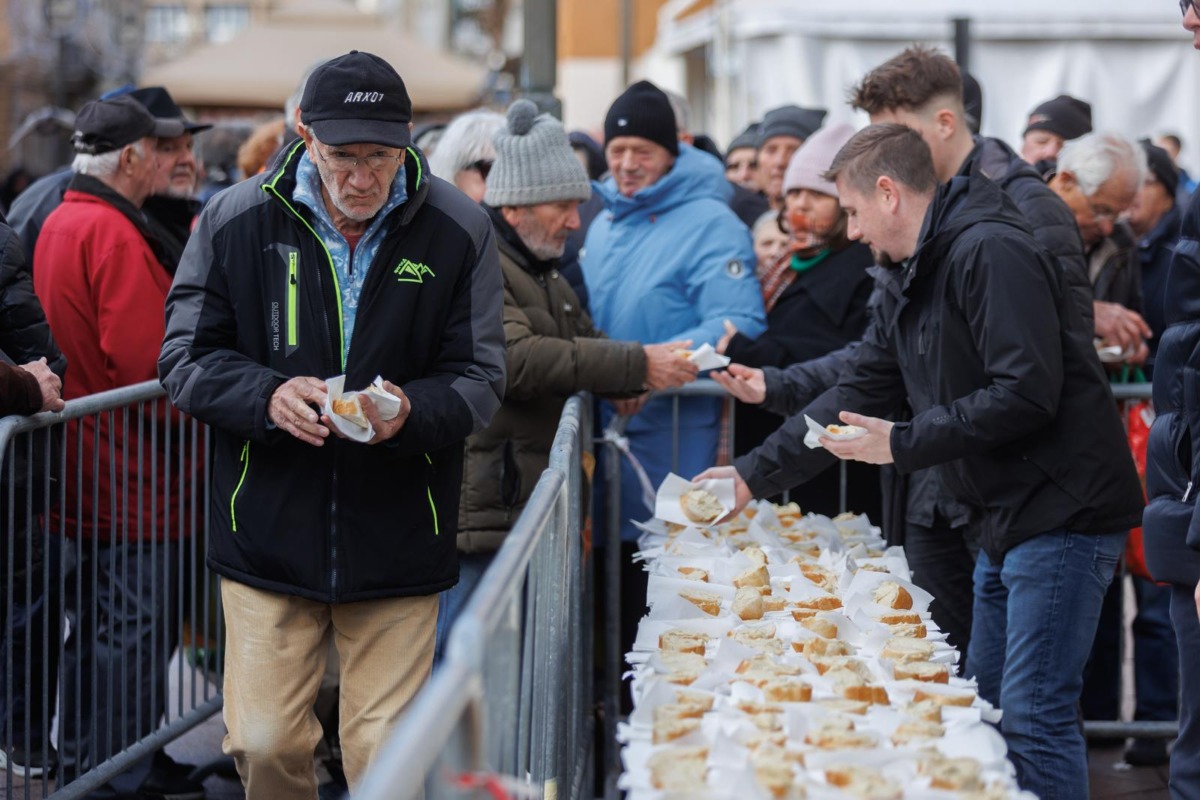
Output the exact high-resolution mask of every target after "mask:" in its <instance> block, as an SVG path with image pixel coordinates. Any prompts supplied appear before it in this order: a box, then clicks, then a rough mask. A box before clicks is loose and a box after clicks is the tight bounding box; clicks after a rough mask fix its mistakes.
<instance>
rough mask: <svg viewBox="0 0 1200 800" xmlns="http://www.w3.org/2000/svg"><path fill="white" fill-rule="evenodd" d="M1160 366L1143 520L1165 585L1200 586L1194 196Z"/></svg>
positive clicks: (1172, 276) (1199, 294) (1173, 272)
mask: <svg viewBox="0 0 1200 800" xmlns="http://www.w3.org/2000/svg"><path fill="white" fill-rule="evenodd" d="M1167 280H1168V285H1169V286H1170V291H1168V292H1167V293H1166V303H1165V306H1164V309H1163V311H1164V321H1165V323H1166V330H1164V331H1163V332H1162V333H1161V335H1160V336H1159V342H1158V359H1157V361H1156V362H1155V366H1154V410H1155V412H1156V413H1157V415H1158V416H1157V417H1156V418H1155V420H1154V426H1153V427H1152V428H1151V429H1150V443H1149V444H1148V445H1147V447H1146V495H1147V497H1148V498H1149V500H1150V504H1149V505H1148V506H1147V507H1146V513H1145V516H1144V517H1143V520H1142V534H1143V538H1144V542H1145V547H1146V566H1148V567H1149V568H1150V574H1151V575H1153V576H1154V577H1155V578H1156V579H1157V580H1160V581H1168V582H1170V583H1175V584H1179V585H1182V586H1187V587H1195V585H1196V584H1197V583H1198V582H1200V553H1198V552H1197V550H1198V549H1200V510H1198V509H1197V504H1196V498H1197V496H1198V495H1200V491H1197V489H1200V203H1198V202H1196V196H1195V195H1193V196H1192V200H1191V202H1190V203H1189V204H1188V208H1187V211H1186V212H1185V213H1184V216H1183V226H1182V229H1181V235H1180V237H1179V242H1178V243H1177V244H1176V245H1175V257H1174V258H1172V259H1171V268H1170V272H1169V273H1168V276H1167Z"/></svg>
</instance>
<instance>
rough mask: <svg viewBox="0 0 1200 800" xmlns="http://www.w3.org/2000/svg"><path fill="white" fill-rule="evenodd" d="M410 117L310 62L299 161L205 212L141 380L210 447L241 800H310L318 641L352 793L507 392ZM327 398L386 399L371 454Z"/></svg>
mask: <svg viewBox="0 0 1200 800" xmlns="http://www.w3.org/2000/svg"><path fill="white" fill-rule="evenodd" d="M411 119H412V103H411V102H410V100H409V98H408V93H407V91H406V89H405V86H404V82H403V81H402V80H401V78H400V76H399V75H398V74H396V71H395V70H394V69H393V68H392V67H391V65H389V64H388V63H387V62H386V61H384V60H383V59H381V58H379V57H378V56H374V55H371V54H369V53H360V52H357V51H355V52H351V53H349V54H347V55H344V56H341V57H339V58H335V59H333V60H331V61H328V62H326V63H324V64H322V65H321V66H320V67H318V68H317V69H316V70H315V71H314V72H313V73H312V75H311V76H310V77H309V79H308V82H307V84H306V86H305V90H304V95H303V99H302V100H301V103H300V122H301V125H300V126H299V127H300V134H301V141H300V142H297V143H296V144H295V145H293V146H291V147H290V148H289V149H288V150H287V151H286V152H284V153H283V154H281V155H280V157H279V158H278V160H277V161H276V163H275V164H274V166H273V167H272V168H271V169H269V170H268V171H267V172H265V173H264V174H263V175H261V176H259V177H258V178H254V179H252V180H249V181H246V182H244V183H241V184H238V185H237V186H234V187H232V188H230V189H228V190H227V191H224V192H222V193H221V194H219V195H218V196H217V197H215V198H214V199H213V200H212V202H211V203H210V204H209V205H208V207H207V208H206V209H205V211H204V213H203V214H202V215H201V217H200V221H199V224H198V226H197V228H196V231H195V233H194V234H193V236H192V239H191V241H190V242H189V244H188V247H187V250H186V251H185V252H184V256H183V261H182V263H181V264H180V267H179V272H178V274H177V276H176V279H175V283H174V286H173V287H172V289H171V294H170V296H169V298H168V301H167V330H166V338H165V341H164V343H163V348H162V355H161V357H160V360H159V375H160V378H161V379H162V381H163V384H164V385H165V386H166V388H167V390H168V391H169V392H170V395H171V398H172V400H173V401H174V402H175V404H176V405H177V406H178V407H179V408H181V409H183V410H185V411H187V412H188V413H191V414H193V415H194V416H195V417H197V418H198V419H201V420H202V421H204V422H206V423H208V424H209V425H210V426H212V429H213V439H214V453H213V485H212V498H213V505H212V509H211V513H210V521H211V533H210V540H209V551H208V563H209V565H210V566H211V567H212V568H213V570H214V571H215V572H217V573H219V574H220V575H221V576H222V581H221V597H222V601H223V603H224V609H225V620H226V625H227V630H228V636H227V649H226V657H225V685H224V694H225V723H226V725H227V726H228V728H229V734H228V735H227V736H226V738H225V743H224V750H225V752H226V753H227V754H230V755H232V756H233V757H234V759H235V761H236V762H237V767H238V772H239V774H240V775H241V778H242V783H243V785H244V786H245V790H246V797H247V798H250V799H251V800H255V799H256V798H270V799H271V800H274V798H281V797H287V798H311V799H312V800H316V797H317V778H316V774H315V771H314V768H313V750H314V748H315V746H316V744H317V740H318V739H319V738H320V735H321V728H320V725H319V724H318V722H317V719H316V717H315V715H314V714H313V700H314V699H315V698H316V695H317V689H318V686H319V684H320V680H321V676H322V674H323V673H324V671H325V658H326V653H327V645H326V638H327V637H329V636H331V637H332V639H333V642H334V645H335V648H336V650H337V653H338V657H339V661H340V668H341V706H340V713H341V724H340V729H341V741H342V755H343V763H344V766H345V771H346V776H347V779H348V781H349V784H350V788H351V790H353V789H354V788H355V786H356V785H357V783H358V781H359V780H360V779H361V777H362V775H363V773H364V771H365V770H366V767H367V764H368V762H369V761H370V760H371V758H372V757H373V756H374V754H375V753H376V751H377V750H378V748H379V747H380V746H381V744H382V742H383V740H384V738H385V736H386V735H387V733H388V731H389V729H390V728H391V726H392V725H393V723H394V722H395V721H396V719H397V718H398V717H399V714H400V712H401V711H402V710H403V709H404V707H405V705H406V704H407V703H408V701H409V699H410V698H412V696H413V695H414V694H415V693H416V691H417V689H418V688H420V686H421V684H422V683H423V682H424V680H425V678H426V677H427V676H428V675H429V672H430V669H431V665H432V661H433V644H434V632H435V626H436V619H437V607H438V598H437V594H438V592H440V591H442V590H444V589H448V588H450V587H451V586H453V585H454V583H455V582H456V581H457V579H458V563H457V558H456V550H455V533H456V531H455V527H456V522H457V518H458V501H459V491H460V485H461V478H462V469H463V441H464V440H465V439H466V438H467V437H468V436H469V435H470V434H472V433H474V432H476V431H479V430H481V429H482V428H483V427H485V426H486V425H487V424H488V422H489V421H490V420H491V418H492V415H493V414H495V412H496V410H497V409H498V408H499V406H500V401H501V398H502V396H503V394H504V377H505V364H504V334H503V330H502V324H501V307H502V300H501V298H502V287H501V276H500V269H499V264H498V262H497V257H496V244H495V238H494V235H493V232H492V226H491V225H490V224H489V223H488V220H487V216H486V215H485V214H484V213H483V211H482V210H481V209H480V208H479V207H478V206H477V205H476V204H475V203H472V202H471V201H470V200H469V199H468V198H467V197H466V196H465V195H463V194H462V193H461V192H459V191H458V190H457V189H455V188H454V187H453V186H452V185H450V184H448V183H446V182H444V181H442V180H440V179H438V178H435V177H432V176H431V175H430V173H429V166H428V163H427V162H426V160H425V157H424V155H422V153H421V152H420V151H419V150H418V149H416V147H414V146H413V145H412V143H411V138H410V137H411V133H410V131H411V127H412V126H411V124H410V120H411ZM335 376H336V377H343V376H344V387H345V388H346V389H349V390H356V391H357V390H365V389H367V387H368V385H369V384H371V383H372V381H373V380H374V379H375V377H376V376H381V377H382V378H383V381H382V385H381V387H380V388H381V389H382V390H383V392H385V393H387V394H390V395H391V396H393V397H394V398H397V399H398V400H399V401H400V402H399V408H398V410H397V413H396V415H395V416H394V417H392V418H391V419H385V417H386V416H388V415H383V414H380V413H379V409H377V407H376V403H375V402H374V401H373V400H372V399H371V397H372V393H371V392H364V393H363V394H362V395H360V399H359V402H360V405H361V409H362V415H363V416H365V418H366V420H367V421H368V423H369V425H370V429H372V430H373V431H374V435H373V436H371V438H370V439H369V440H368V441H366V442H361V443H360V442H357V441H352V440H350V439H346V438H343V436H342V434H341V433H340V432H338V431H334V430H333V427H334V426H333V420H332V419H331V417H330V414H329V413H324V414H322V413H319V410H320V409H323V407H324V406H325V404H326V401H327V400H328V395H329V393H330V392H331V391H333V387H331V386H329V385H328V384H327V383H326V379H329V378H334V377H335ZM330 383H333V381H330ZM376 396H380V395H378V394H376ZM381 399H386V398H382V396H381ZM331 410H332V409H331ZM339 413H340V412H339ZM331 434H334V435H331Z"/></svg>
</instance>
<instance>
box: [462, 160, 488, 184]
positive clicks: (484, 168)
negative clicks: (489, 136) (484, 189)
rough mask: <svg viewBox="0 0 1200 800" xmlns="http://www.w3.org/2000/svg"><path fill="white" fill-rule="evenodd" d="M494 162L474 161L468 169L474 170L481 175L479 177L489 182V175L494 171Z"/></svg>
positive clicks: (468, 165)
mask: <svg viewBox="0 0 1200 800" xmlns="http://www.w3.org/2000/svg"><path fill="white" fill-rule="evenodd" d="M492 163H493V162H492V161H491V160H489V159H486V158H481V159H479V160H478V161H472V162H471V163H470V164H467V167H466V168H467V169H469V170H474V171H475V172H478V173H479V177H481V178H483V179H484V180H485V181H486V180H487V176H488V173H489V172H491V171H492Z"/></svg>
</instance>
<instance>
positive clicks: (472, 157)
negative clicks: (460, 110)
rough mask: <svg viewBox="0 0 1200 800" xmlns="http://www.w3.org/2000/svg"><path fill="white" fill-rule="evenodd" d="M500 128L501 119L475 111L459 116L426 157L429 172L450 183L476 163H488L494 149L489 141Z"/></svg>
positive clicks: (478, 110) (501, 124)
mask: <svg viewBox="0 0 1200 800" xmlns="http://www.w3.org/2000/svg"><path fill="white" fill-rule="evenodd" d="M503 127H504V116H503V115H502V114H497V113H496V112H495V111H488V110H486V109H477V110H475V111H468V112H467V113H465V114H460V115H458V116H457V117H455V118H454V120H453V121H452V122H451V123H450V124H449V125H447V126H446V131H445V133H443V134H442V138H441V139H439V140H438V143H437V149H436V150H434V152H433V155H431V156H429V171H430V172H432V173H433V174H434V175H437V176H438V177H439V178H444V179H445V180H448V181H453V180H454V176H455V175H457V174H458V173H459V172H460V171H462V170H464V169H466V168H467V167H469V166H470V165H471V164H474V163H475V162H476V161H492V160H494V159H495V158H496V148H495V147H494V146H493V145H492V137H493V136H495V135H496V132H497V131H499V130H500V129H501V128H503Z"/></svg>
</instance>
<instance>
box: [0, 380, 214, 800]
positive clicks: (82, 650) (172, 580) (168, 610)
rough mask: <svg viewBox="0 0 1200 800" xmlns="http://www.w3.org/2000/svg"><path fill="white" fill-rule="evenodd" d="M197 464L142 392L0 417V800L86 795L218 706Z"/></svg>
mask: <svg viewBox="0 0 1200 800" xmlns="http://www.w3.org/2000/svg"><path fill="white" fill-rule="evenodd" d="M208 463H209V437H208V431H207V428H205V427H204V426H203V425H200V424H199V423H198V422H196V421H195V420H193V419H190V418H186V417H184V416H182V415H180V414H179V413H178V412H176V411H174V410H173V409H172V408H171V406H170V404H169V402H168V401H167V400H166V399H165V393H164V392H163V390H162V389H161V387H160V386H159V385H158V383H157V382H154V381H148V382H146V383H142V384H138V385H136V386H130V387H126V388H122V389H118V390H115V391H111V392H104V393H102V394H97V395H92V396H89V397H86V398H81V399H78V400H73V401H71V402H69V403H67V405H66V408H65V409H64V410H63V411H62V412H60V413H54V414H50V413H47V414H38V415H35V416H32V417H7V418H4V419H3V420H0V526H3V530H4V536H3V539H2V540H0V575H2V576H3V585H2V588H0V749H2V750H3V751H4V752H3V756H4V763H5V767H4V771H3V781H2V785H0V788H2V789H3V792H0V796H3V797H5V798H18V797H24V798H30V797H52V798H56V800H59V799H61V800H70V799H71V798H78V797H82V796H83V795H85V794H87V793H88V792H90V791H92V790H93V789H95V788H97V787H98V786H100V785H102V784H104V783H106V782H108V781H109V780H111V779H112V778H113V777H115V776H117V775H118V774H119V773H121V772H124V771H125V770H126V769H128V768H130V767H131V766H134V765H135V764H138V762H140V761H141V760H142V759H145V758H147V757H149V756H150V755H151V754H152V753H154V752H155V751H157V750H158V749H160V748H161V747H162V746H163V745H165V744H166V743H168V742H170V741H172V740H173V739H175V738H177V737H179V736H180V735H182V734H183V733H184V732H185V731H187V730H189V729H190V728H192V727H194V726H195V725H197V724H199V723H200V722H202V721H203V720H205V719H207V718H208V717H210V716H211V715H212V714H214V713H216V712H217V711H218V710H219V709H220V707H221V696H220V694H219V690H218V686H219V682H218V681H219V676H218V671H219V668H220V667H219V656H220V644H219V643H220V641H221V637H222V625H221V622H222V620H221V613H220V608H219V598H218V594H217V593H216V592H215V591H212V590H211V582H210V580H209V573H208V571H207V569H206V567H205V564H204V546H205V542H204V539H205V535H206V532H207V509H208V505H209V504H208V500H209V497H208V492H209V488H208V487H209V482H208V480H207V475H206V465H207V464H208ZM147 623H148V624H147ZM181 647H182V650H181V649H180V648H181ZM60 666H61V676H62V677H61V680H59V675H60ZM169 685H170V686H171V688H170V689H168V686H169ZM55 763H56V764H57V773H56V774H54V769H53V765H54V764H55ZM37 764H40V765H42V766H43V769H42V770H38V769H36V767H35V765H37ZM38 772H40V773H41V774H37V773H38ZM52 775H53V777H52Z"/></svg>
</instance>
